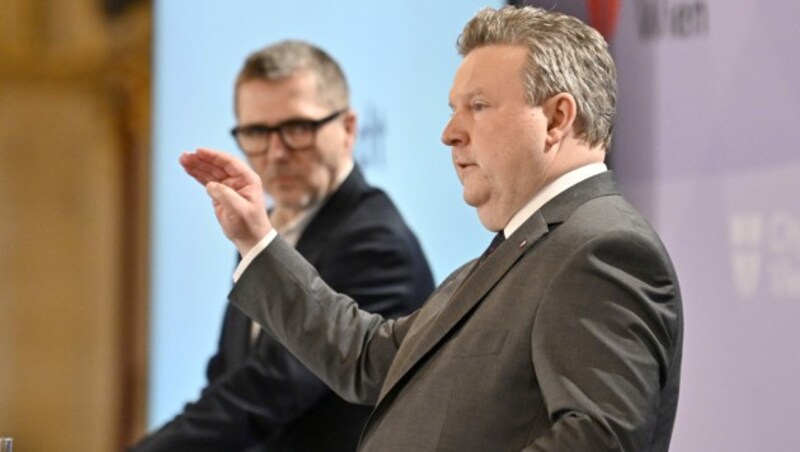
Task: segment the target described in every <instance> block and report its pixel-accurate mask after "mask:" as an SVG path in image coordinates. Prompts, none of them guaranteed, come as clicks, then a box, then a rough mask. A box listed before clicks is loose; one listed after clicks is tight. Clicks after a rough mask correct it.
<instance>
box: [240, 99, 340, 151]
mask: <svg viewBox="0 0 800 452" xmlns="http://www.w3.org/2000/svg"><path fill="white" fill-rule="evenodd" d="M346 111H347V109H346V108H344V109H342V110H338V111H335V112H333V113H331V114H330V115H328V116H326V117H324V118H322V119H317V120H313V119H290V120H288V121H284V122H282V123H280V124H277V125H274V126H268V125H265V124H253V125H247V126H236V127H234V128H233V129H231V135H233V138H235V139H236V143H237V144H238V145H239V148H241V150H242V152H244V153H245V154H247V155H251V156H254V155H260V154H264V153H266V152H267V151H269V143H270V136H271V135H272V133H273V132H278V136H279V137H280V138H281V142H282V143H283V145H284V146H285V147H286V149H288V150H290V151H304V150H307V149H310V148H311V147H313V146H314V141H315V139H316V137H317V130H318V129H319V128H320V127H322V126H324V125H325V124H327V123H329V122H331V121H333V120H334V119H336V118H338V117H339V116H340V115H341V114H342V113H344V112H346Z"/></svg>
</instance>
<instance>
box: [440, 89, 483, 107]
mask: <svg viewBox="0 0 800 452" xmlns="http://www.w3.org/2000/svg"><path fill="white" fill-rule="evenodd" d="M481 94H483V88H475V89H473V90H472V91H468V92H466V93H464V94H462V95H461V96H459V97H461V98H462V99H463V98H466V99H468V100H469V99H472V98H473V97H476V96H479V95H481ZM447 105H448V106H449V107H450V109H451V110H454V109H455V107H454V106H453V102H452V101H451V100H449V99H448V101H447Z"/></svg>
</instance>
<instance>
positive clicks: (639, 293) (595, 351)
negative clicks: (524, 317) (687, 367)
mask: <svg viewBox="0 0 800 452" xmlns="http://www.w3.org/2000/svg"><path fill="white" fill-rule="evenodd" d="M680 318H681V313H680V295H679V290H678V287H677V280H676V277H675V274H674V271H673V270H672V265H671V263H670V262H669V258H668V257H667V255H666V252H665V251H664V250H663V249H661V248H660V245H659V244H657V243H656V242H654V241H653V240H649V239H642V237H636V236H633V237H631V236H630V235H621V234H607V235H605V236H603V237H597V238H596V239H594V240H592V241H590V242H589V243H587V244H585V245H584V246H582V247H581V248H580V249H579V250H578V251H577V252H576V253H575V254H574V255H572V256H571V257H570V258H569V259H568V261H567V263H566V264H565V265H564V266H563V267H562V269H561V270H560V271H559V272H558V274H557V275H556V277H555V278H554V279H553V281H552V283H551V284H550V286H549V288H548V289H547V291H546V294H545V295H544V297H543V300H542V303H541V307H540V308H539V311H538V314H537V318H536V321H535V324H534V327H533V331H532V337H531V341H532V345H533V347H532V357H531V359H532V361H533V364H534V368H535V370H536V377H537V380H538V382H539V385H540V387H541V391H542V394H543V397H544V401H545V405H546V407H547V411H548V414H549V418H550V428H549V429H548V430H546V431H545V432H544V434H542V435H540V436H538V437H537V438H536V439H535V440H534V442H533V443H532V444H531V445H530V446H529V448H527V449H526V450H530V451H557V450H615V451H618V450H628V451H634V450H662V448H661V447H655V446H654V445H653V443H652V441H653V438H654V436H656V435H655V433H656V432H657V431H658V430H659V429H663V428H668V429H671V428H672V421H673V419H671V418H670V416H671V414H669V412H670V410H671V409H674V406H675V405H674V404H675V403H677V395H678V394H677V372H678V369H677V368H676V367H677V366H675V365H673V362H675V361H676V357H677V356H679V353H680V342H681V336H680V328H679V324H680V321H681V320H680ZM665 417H666V418H667V419H665ZM668 437H669V436H668V435H667V438H668ZM661 446H664V445H661ZM663 450H666V447H664V449H663Z"/></svg>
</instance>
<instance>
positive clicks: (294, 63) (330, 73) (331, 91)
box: [236, 41, 350, 109]
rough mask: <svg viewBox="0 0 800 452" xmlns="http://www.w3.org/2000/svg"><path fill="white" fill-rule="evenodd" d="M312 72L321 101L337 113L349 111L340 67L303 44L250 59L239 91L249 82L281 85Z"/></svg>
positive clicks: (279, 47) (283, 45)
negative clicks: (292, 78) (287, 80)
mask: <svg viewBox="0 0 800 452" xmlns="http://www.w3.org/2000/svg"><path fill="white" fill-rule="evenodd" d="M302 71H310V72H311V73H313V74H314V75H315V76H316V79H317V92H318V95H319V98H320V101H322V102H323V103H325V104H326V105H329V106H330V107H332V108H335V109H341V108H345V107H347V105H348V104H349V98H350V92H349V89H348V87H347V80H346V79H345V76H344V72H343V71H342V68H341V67H339V64H338V63H337V62H336V60H334V59H333V58H332V57H331V56H330V55H328V54H327V53H326V52H325V51H324V50H322V49H320V48H319V47H316V46H314V45H312V44H309V43H307V42H303V41H281V42H278V43H275V44H272V45H269V46H267V47H264V48H263V49H261V50H257V51H256V52H253V53H252V54H250V56H248V57H247V60H245V62H244V66H243V67H242V69H241V70H240V71H239V75H238V76H237V77H236V88H237V89H238V87H239V86H240V85H241V84H242V83H244V82H247V81H250V80H266V81H279V80H283V79H286V78H289V77H291V76H293V75H296V74H297V73H298V72H302Z"/></svg>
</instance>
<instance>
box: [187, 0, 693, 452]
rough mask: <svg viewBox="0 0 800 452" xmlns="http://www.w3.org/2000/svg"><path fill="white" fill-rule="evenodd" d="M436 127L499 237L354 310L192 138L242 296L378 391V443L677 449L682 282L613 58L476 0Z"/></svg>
mask: <svg viewBox="0 0 800 452" xmlns="http://www.w3.org/2000/svg"><path fill="white" fill-rule="evenodd" d="M458 43H459V50H460V52H461V54H462V56H463V57H464V58H463V61H462V62H461V65H460V67H459V69H458V71H457V73H456V76H455V79H454V82H453V87H452V90H451V91H450V106H451V108H452V116H451V118H450V121H449V122H448V124H447V125H446V126H445V129H444V131H443V133H442V141H443V142H444V143H445V144H446V145H447V146H449V147H450V148H451V152H452V159H453V164H454V166H455V169H456V173H457V175H458V178H459V180H460V181H461V183H462V184H463V187H464V190H463V197H464V200H465V201H466V202H467V204H469V205H471V206H473V207H475V209H476V210H477V213H478V217H479V218H480V221H481V223H482V224H483V225H484V226H485V227H486V228H487V229H489V230H491V231H496V232H497V237H496V240H494V241H493V243H492V245H491V246H490V247H489V248H488V249H487V251H486V252H485V253H484V254H483V255H482V256H480V257H478V258H476V259H475V260H473V261H470V262H467V263H466V264H465V265H463V266H462V267H460V268H458V269H457V270H455V271H454V272H453V273H452V274H451V275H450V276H449V277H448V278H447V279H446V280H445V281H444V282H443V283H442V284H441V285H440V286H439V287H438V288H437V289H436V291H435V292H434V293H433V295H431V297H430V298H429V299H428V301H427V302H426V303H425V305H424V306H423V307H422V308H421V309H420V310H418V311H417V312H415V313H413V314H411V315H410V316H407V317H403V318H400V319H397V320H388V319H385V318H382V317H381V316H379V315H375V314H369V313H366V312H364V311H361V310H359V309H357V307H356V306H355V304H354V303H353V301H352V300H350V299H349V298H348V297H347V296H345V295H342V294H337V293H336V292H334V291H333V290H331V289H330V288H328V287H327V286H325V285H324V284H323V283H322V282H321V281H320V278H319V276H318V275H317V274H316V273H315V272H314V270H313V268H312V267H310V266H309V265H307V264H306V263H305V262H303V260H302V258H301V257H300V256H299V255H298V254H297V253H296V252H294V250H293V249H292V248H291V247H289V246H287V244H286V241H285V240H284V239H283V238H282V237H281V236H280V235H278V233H277V232H276V231H275V228H274V227H273V226H272V225H271V224H270V222H269V219H268V218H267V217H266V215H264V214H263V212H262V211H261V210H260V209H259V206H260V202H261V199H260V193H261V188H260V185H259V179H258V177H257V176H256V175H255V174H254V173H253V172H252V171H250V170H249V169H248V168H247V166H246V165H244V164H243V163H242V162H240V161H238V160H236V159H235V158H233V157H231V156H229V155H227V154H224V153H220V152H216V151H210V150H206V149H199V150H197V151H196V152H194V153H185V154H184V155H182V156H181V164H182V165H183V167H184V169H185V170H186V171H187V172H188V173H189V174H190V175H191V176H193V177H194V178H195V179H197V180H198V181H199V182H200V183H202V184H203V185H205V186H206V190H207V192H208V193H209V195H210V196H211V198H212V199H213V202H214V205H215V209H216V213H217V218H218V220H219V222H220V224H221V225H222V228H223V230H224V232H225V234H226V235H227V236H228V238H230V239H231V240H232V241H233V242H234V244H235V245H236V247H237V248H238V249H239V251H240V252H241V253H242V255H244V256H245V259H244V261H243V263H242V265H241V266H240V268H239V269H238V270H240V272H241V273H238V281H237V283H236V284H235V286H234V288H233V290H232V291H231V293H230V295H229V299H230V301H231V303H232V304H233V305H235V306H238V307H239V308H241V309H242V311H243V312H245V313H246V314H247V315H248V316H250V317H251V318H253V319H255V320H256V321H257V322H258V323H259V324H261V325H263V326H264V327H265V328H267V329H268V330H269V331H271V332H272V333H273V334H274V336H275V337H276V338H277V339H278V340H279V341H281V343H283V344H284V345H285V346H286V347H287V348H288V349H289V350H290V351H291V352H292V353H294V354H295V355H296V356H298V357H299V358H300V360H301V361H303V362H304V363H305V364H306V365H308V366H309V368H311V369H312V370H313V371H314V372H315V373H316V374H317V375H319V376H320V377H321V378H322V379H323V380H324V381H325V382H326V383H327V384H328V385H329V386H331V387H332V388H333V389H334V390H335V391H336V392H337V393H339V394H341V395H342V397H344V398H345V399H347V400H351V401H354V402H358V403H369V404H373V405H375V410H374V412H373V413H372V416H371V417H370V419H369V421H368V422H367V425H366V426H365V428H364V433H363V434H362V437H361V443H360V449H361V450H369V451H434V450H436V451H444V450H448V451H450V450H452V451H486V450H526V451H600V450H614V451H622V450H625V451H665V450H667V449H668V448H669V443H670V438H671V434H672V427H673V424H674V421H675V413H676V409H677V403H678V388H679V381H680V363H681V349H682V345H681V344H682V337H683V320H682V315H683V314H682V307H681V296H680V290H679V287H678V280H677V276H676V274H675V271H674V268H673V266H672V263H671V261H670V258H669V256H668V254H667V251H666V250H665V248H664V246H663V244H662V243H661V240H660V239H659V237H658V235H657V234H656V233H655V231H653V229H652V228H651V226H650V225H649V224H648V223H647V221H646V220H645V219H644V218H643V217H642V216H641V215H640V214H639V213H638V212H637V211H636V210H635V209H634V208H633V207H632V206H631V205H630V204H628V203H627V202H626V201H625V200H624V199H623V197H622V196H621V195H620V193H619V191H618V189H617V188H616V184H615V182H614V177H613V174H612V173H611V172H610V171H608V170H607V168H606V166H605V164H604V163H603V162H604V159H605V155H606V152H607V150H608V146H609V143H610V141H611V135H612V129H613V124H614V116H615V104H616V73H615V68H614V63H613V61H612V59H611V57H610V55H609V54H608V49H607V46H606V43H605V41H604V40H603V38H602V37H601V36H600V34H599V33H598V32H597V31H595V30H593V29H592V28H590V27H588V26H586V25H585V24H583V23H581V22H580V21H578V20H577V19H575V18H572V17H569V16H565V15H563V14H560V13H556V12H550V11H545V10H542V9H537V8H531V7H526V8H514V7H506V8H502V9H500V10H493V9H485V10H483V11H481V12H479V13H478V14H477V15H476V16H475V17H474V18H473V19H472V20H471V21H470V22H469V23H468V24H467V25H466V27H465V28H464V31H463V33H462V34H461V36H460V38H459V42H458Z"/></svg>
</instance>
